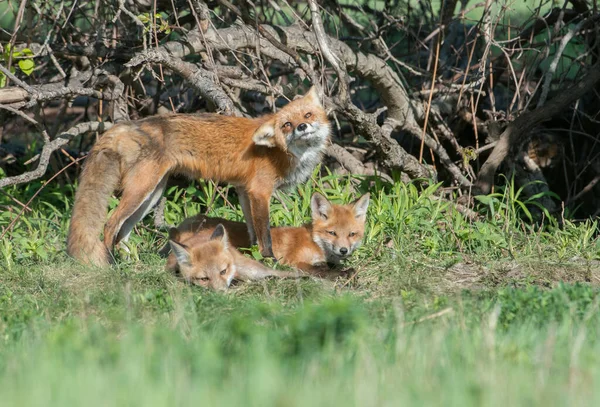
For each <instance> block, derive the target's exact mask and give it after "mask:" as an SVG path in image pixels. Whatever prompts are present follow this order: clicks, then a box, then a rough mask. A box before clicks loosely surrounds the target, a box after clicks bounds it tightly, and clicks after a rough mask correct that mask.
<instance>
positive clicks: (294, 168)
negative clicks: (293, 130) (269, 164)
mask: <svg viewBox="0 0 600 407" xmlns="http://www.w3.org/2000/svg"><path fill="white" fill-rule="evenodd" d="M328 137H329V126H328V125H321V126H319V127H318V129H317V130H316V131H315V132H314V133H313V134H311V137H310V138H309V139H305V140H302V142H301V143H294V144H291V145H289V146H288V150H289V152H290V153H291V155H292V157H291V161H292V162H291V166H290V171H289V173H288V174H287V175H286V177H285V178H284V179H282V180H281V182H280V183H279V184H278V186H277V187H278V188H290V187H293V186H295V185H298V184H301V183H303V182H305V181H306V180H307V179H308V178H309V177H310V175H311V174H312V172H313V170H314V169H315V167H316V166H317V164H319V163H320V162H321V159H322V158H323V151H324V150H325V143H326V142H327V139H328Z"/></svg>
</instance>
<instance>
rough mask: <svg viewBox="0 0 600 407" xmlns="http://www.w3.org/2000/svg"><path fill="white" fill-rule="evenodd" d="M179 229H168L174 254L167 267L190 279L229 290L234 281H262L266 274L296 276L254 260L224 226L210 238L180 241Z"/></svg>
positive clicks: (170, 257)
mask: <svg viewBox="0 0 600 407" xmlns="http://www.w3.org/2000/svg"><path fill="white" fill-rule="evenodd" d="M181 237H182V236H181V235H180V234H179V233H178V231H177V230H176V229H171V231H170V232H169V239H170V240H169V245H170V246H171V254H170V255H169V258H168V260H167V270H169V271H171V272H175V273H179V274H181V276H182V277H183V278H184V279H185V280H186V281H188V282H190V283H192V284H196V285H199V286H202V287H206V288H212V289H214V290H221V291H223V290H226V289H227V288H228V287H229V285H230V284H231V282H232V281H233V280H242V281H249V280H261V279H263V278H266V277H271V276H275V277H297V275H296V273H292V272H286V271H277V270H273V269H270V268H268V267H265V266H263V265H262V264H261V263H259V262H257V261H256V260H252V259H250V258H248V257H246V256H244V255H243V254H242V253H240V252H239V251H238V250H237V249H235V248H234V247H233V246H231V244H230V243H229V238H228V236H227V231H226V230H225V228H224V227H223V225H221V224H219V225H217V226H216V227H215V228H214V230H213V232H212V234H211V235H210V237H208V239H207V238H206V237H205V236H200V235H193V236H190V237H188V238H187V239H183V240H181Z"/></svg>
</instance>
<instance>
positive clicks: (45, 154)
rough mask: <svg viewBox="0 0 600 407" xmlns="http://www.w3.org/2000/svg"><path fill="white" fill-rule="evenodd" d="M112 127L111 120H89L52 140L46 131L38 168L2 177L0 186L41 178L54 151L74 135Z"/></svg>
mask: <svg viewBox="0 0 600 407" xmlns="http://www.w3.org/2000/svg"><path fill="white" fill-rule="evenodd" d="M111 127H112V123H109V122H87V123H79V124H77V125H75V126H73V127H71V128H70V129H69V130H67V131H65V132H62V133H61V134H60V135H59V136H58V137H57V138H55V139H54V140H52V141H50V140H49V138H48V135H47V134H46V133H45V132H44V134H43V135H44V139H45V141H46V143H45V144H44V147H43V148H42V152H41V153H40V160H39V161H40V162H39V164H38V166H37V168H36V169H35V170H33V171H29V172H25V173H23V174H20V175H16V176H14V177H6V178H2V179H0V188H4V187H7V186H9V185H18V184H23V183H25V182H30V181H32V180H35V179H38V178H40V177H41V176H42V175H44V173H45V172H46V170H47V169H48V163H49V162H50V155H51V154H52V152H54V151H56V150H58V149H59V148H61V147H62V146H64V145H66V144H68V143H69V141H71V140H72V139H73V138H74V137H76V136H79V135H81V134H84V133H89V132H91V131H100V132H102V131H105V130H108V129H109V128H111Z"/></svg>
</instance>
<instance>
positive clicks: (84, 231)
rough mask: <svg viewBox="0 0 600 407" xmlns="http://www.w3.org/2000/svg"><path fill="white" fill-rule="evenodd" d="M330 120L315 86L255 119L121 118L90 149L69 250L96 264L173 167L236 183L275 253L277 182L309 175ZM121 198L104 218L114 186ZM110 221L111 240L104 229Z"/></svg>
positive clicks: (265, 245)
mask: <svg viewBox="0 0 600 407" xmlns="http://www.w3.org/2000/svg"><path fill="white" fill-rule="evenodd" d="M328 137H329V122H328V120H327V116H326V114H325V111H324V109H323V107H322V105H321V103H320V101H319V98H318V96H317V93H316V91H315V90H314V88H312V89H311V90H310V91H309V92H308V93H307V94H306V95H305V96H304V97H302V98H300V99H297V100H295V101H293V102H290V103H289V104H287V105H286V106H284V107H283V108H282V109H280V110H279V111H278V112H277V113H275V114H270V115H266V116H262V117H259V118H256V119H249V118H242V117H228V116H221V115H217V114H199V115H187V114H174V115H166V116H153V117H149V118H146V119H142V120H138V121H135V122H128V123H120V124H117V125H115V126H114V127H113V128H112V129H110V130H109V131H108V132H106V133H105V134H104V135H103V136H102V137H101V138H100V140H98V142H97V143H96V145H95V146H94V147H93V149H92V151H91V152H90V154H89V156H88V158H87V160H86V163H85V167H84V169H83V172H82V174H81V178H80V181H79V188H78V190H77V194H76V196H75V205H74V207H73V214H72V217H71V224H70V227H69V235H68V238H67V252H68V253H69V254H70V255H71V256H73V257H74V258H76V259H78V260H80V261H82V262H86V263H90V264H94V265H100V266H102V265H107V264H109V263H111V260H112V256H111V250H112V249H113V247H114V246H115V245H116V244H118V243H119V242H120V241H126V240H127V238H128V237H129V234H130V233H131V230H132V229H133V227H134V225H135V224H136V223H137V222H138V221H140V220H141V219H142V218H143V217H144V216H145V215H146V214H147V213H148V212H149V211H150V210H151V209H152V207H153V206H154V205H155V204H156V203H157V201H158V200H159V199H160V197H161V195H162V193H163V190H164V188H165V185H166V182H167V179H168V177H169V175H171V174H183V175H185V176H187V177H189V178H191V179H194V178H204V179H211V180H216V181H223V182H228V183H230V184H233V185H235V186H236V189H237V191H238V195H239V198H240V203H241V206H242V210H243V213H244V217H245V219H246V222H247V225H248V234H249V236H250V240H251V242H252V243H255V242H256V241H258V245H259V248H260V251H261V253H262V254H263V256H271V257H272V256H273V251H272V248H271V234H270V230H269V202H270V198H271V194H272V193H273V190H274V189H275V188H282V187H291V186H294V185H296V184H298V183H300V182H304V181H305V180H306V179H307V178H308V177H309V176H310V174H311V172H312V171H313V169H314V168H315V166H316V165H317V164H318V163H319V161H320V160H321V155H322V152H323V149H324V148H325V143H326V141H327V139H328ZM115 190H120V191H121V200H120V202H119V205H118V206H117V208H116V209H115V211H114V212H113V213H112V215H111V216H110V218H109V219H108V221H107V222H106V224H105V219H106V208H107V206H108V200H109V198H110V196H111V194H112V193H113V192H114V191H115ZM103 225H104V243H102V242H101V241H100V240H99V235H100V232H101V229H102V226H103Z"/></svg>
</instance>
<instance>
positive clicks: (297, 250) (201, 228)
mask: <svg viewBox="0 0 600 407" xmlns="http://www.w3.org/2000/svg"><path fill="white" fill-rule="evenodd" d="M310 206H311V211H312V223H309V224H305V225H303V226H301V227H277V228H273V229H271V236H272V238H273V253H274V254H275V258H276V259H277V260H278V261H279V262H281V263H282V264H287V265H289V266H293V267H297V268H300V269H302V270H304V271H308V272H317V271H319V273H321V272H322V271H323V269H324V267H323V266H325V265H326V264H327V263H333V264H339V263H340V262H341V261H342V260H344V259H346V258H348V257H349V256H350V255H351V254H352V253H353V252H354V250H356V249H357V248H358V247H359V246H360V244H361V243H362V238H363V235H364V232H365V221H366V217H367V209H368V207H369V194H365V195H363V196H362V197H360V198H359V199H357V200H356V201H354V202H352V203H351V204H348V205H334V204H332V203H331V202H329V201H328V200H327V198H325V197H324V196H323V195H321V194H319V193H318V192H315V193H314V194H313V196H312V197H311V200H310ZM219 224H222V225H223V226H224V227H225V229H227V231H228V233H229V241H230V242H231V245H232V246H234V247H249V246H250V237H249V236H248V232H247V229H246V226H245V225H244V223H242V222H233V221H228V220H225V219H220V218H209V217H206V216H204V215H196V216H193V217H190V218H187V219H186V220H184V221H183V222H182V223H181V225H179V226H178V227H177V230H178V233H179V236H181V237H182V238H184V239H185V238H192V237H194V236H196V237H199V238H202V239H206V238H207V236H210V234H212V233H213V232H214V230H215V228H216V227H217V225H219Z"/></svg>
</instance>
